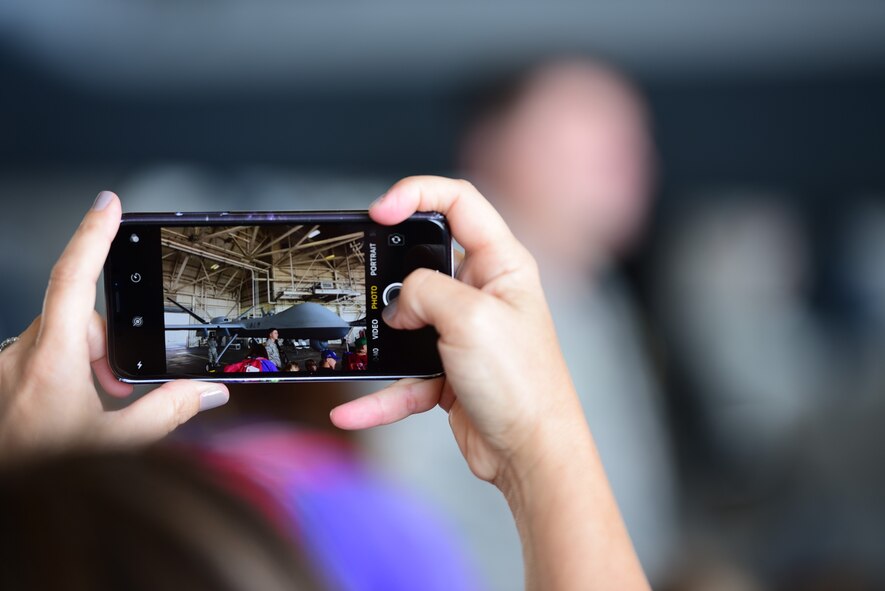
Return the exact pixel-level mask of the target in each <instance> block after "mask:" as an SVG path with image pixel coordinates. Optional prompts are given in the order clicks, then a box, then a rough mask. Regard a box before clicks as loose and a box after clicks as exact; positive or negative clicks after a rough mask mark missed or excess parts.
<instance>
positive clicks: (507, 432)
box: [331, 177, 648, 591]
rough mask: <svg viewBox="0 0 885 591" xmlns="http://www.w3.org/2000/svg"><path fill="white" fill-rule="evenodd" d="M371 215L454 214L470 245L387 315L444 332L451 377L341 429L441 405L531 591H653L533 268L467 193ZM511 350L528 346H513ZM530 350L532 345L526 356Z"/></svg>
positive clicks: (412, 182)
mask: <svg viewBox="0 0 885 591" xmlns="http://www.w3.org/2000/svg"><path fill="white" fill-rule="evenodd" d="M369 211H370V215H371V216H372V218H373V219H374V220H375V221H377V222H379V223H381V224H388V225H389V224H396V223H399V222H401V221H403V220H404V219H406V218H407V217H408V216H409V215H411V214H412V213H414V212H416V211H437V212H440V213H443V214H445V215H446V216H447V219H448V221H449V225H450V227H451V229H452V233H453V236H454V237H455V239H456V240H457V241H458V242H459V243H460V244H461V245H463V246H464V249H465V253H466V254H465V257H464V259H463V261H462V262H461V264H460V265H459V268H458V273H457V279H453V278H452V277H448V276H445V275H443V274H440V273H436V272H433V271H430V270H427V269H418V270H416V271H414V272H413V273H411V274H410V275H409V276H408V277H406V279H405V281H404V282H403V288H402V291H401V293H400V297H399V298H398V299H397V300H395V303H394V304H392V305H389V306H388V307H387V308H385V310H384V312H383V315H384V320H385V322H387V324H389V325H390V326H392V327H394V328H398V329H406V330H409V329H417V328H420V327H423V326H426V325H432V326H434V327H435V328H436V330H437V332H438V333H439V335H440V338H439V342H438V348H439V351H440V356H441V358H442V361H443V366H444V368H445V371H446V374H445V376H444V377H440V378H436V379H432V380H415V379H406V380H401V381H399V382H397V383H395V384H393V385H392V386H390V387H388V388H385V389H383V390H381V391H379V392H376V393H374V394H372V395H369V396H366V397H363V398H360V399H357V400H353V401H350V402H348V403H346V404H343V405H341V406H339V407H337V408H336V409H334V410H333V411H332V415H331V418H332V421H333V423H335V424H336V425H337V426H338V427H341V428H344V429H362V428H369V427H374V426H378V425H383V424H388V423H391V422H394V421H398V420H401V419H403V418H405V417H407V416H409V415H412V414H415V413H419V412H424V411H427V410H430V409H431V408H433V407H435V406H437V405H439V406H440V407H442V408H443V409H444V410H446V411H447V412H448V413H449V423H450V425H451V428H452V433H453V435H454V437H455V441H456V442H457V443H458V446H459V448H460V450H461V453H462V454H463V455H464V458H465V459H466V461H467V464H468V465H469V467H470V469H471V470H472V471H473V473H474V474H475V475H476V476H477V477H479V478H481V479H483V480H486V481H488V482H491V483H493V484H494V485H495V486H497V487H498V488H499V489H500V490H501V491H502V493H503V494H504V496H505V498H506V499H507V502H508V503H509V505H510V508H511V510H512V512H513V515H514V519H515V520H516V524H517V529H518V531H519V534H520V538H521V540H522V545H523V555H524V559H525V568H526V588H527V589H530V590H535V589H537V590H541V589H544V590H551V589H552V590H559V589H582V590H584V589H592V590H602V589H618V590H621V591H623V590H631V589H648V583H647V581H646V578H645V575H644V574H643V572H642V569H641V567H640V565H639V561H638V559H637V558H636V554H635V552H634V550H633V546H632V543H631V541H630V538H629V536H628V534H627V531H626V528H625V526H624V523H623V520H622V519H621V516H620V513H619V511H618V507H617V504H616V502H615V499H614V496H613V495H612V492H611V490H610V487H609V485H608V481H607V479H606V476H605V471H604V470H603V467H602V464H601V462H600V460H599V457H598V454H597V452H596V447H595V445H594V443H593V438H592V436H591V434H590V431H589V428H588V426H587V422H586V420H585V419H584V414H583V411H582V409H581V406H580V402H579V401H578V397H577V396H576V394H575V391H574V386H573V385H572V383H571V378H570V376H569V372H568V369H567V367H566V365H565V361H564V360H563V357H562V354H561V352H560V349H559V344H558V341H557V338H556V333H555V330H554V328H553V321H552V319H551V317H550V313H549V309H548V307H547V303H546V300H545V298H544V294H543V290H542V289H541V282H540V277H539V273H538V268H537V263H536V262H535V260H534V259H533V257H532V256H531V255H530V254H529V252H528V251H527V250H526V249H525V248H524V247H523V246H522V245H521V244H520V243H519V242H518V241H517V240H516V239H515V238H514V236H513V234H512V233H511V232H510V230H509V228H508V227H507V226H506V224H505V223H504V221H503V219H501V217H500V216H499V215H498V213H497V212H496V211H495V210H494V208H493V207H492V206H491V205H490V204H489V203H488V201H486V200H485V198H484V197H483V196H482V195H480V194H479V193H478V192H477V191H476V189H475V188H474V187H473V186H472V185H471V184H470V183H468V182H466V181H457V180H451V179H444V178H440V177H411V178H408V179H404V180H402V181H400V182H399V183H397V184H396V185H394V186H393V187H392V188H391V189H390V190H389V191H388V192H387V193H386V194H385V195H384V196H383V197H381V198H380V199H379V200H378V201H376V202H375V203H374V204H373V205H372V207H371V208H370V210H369ZM492 335H494V337H495V338H490V337H491V336H492ZM502 342H504V343H514V344H516V345H517V346H515V347H513V348H509V349H508V348H502V347H501V346H500V343H502ZM526 342H531V343H532V346H531V347H524V346H521V345H522V344H523V343H526ZM539 351H540V352H541V353H540V354H539ZM477 360H482V362H481V363H478V362H477Z"/></svg>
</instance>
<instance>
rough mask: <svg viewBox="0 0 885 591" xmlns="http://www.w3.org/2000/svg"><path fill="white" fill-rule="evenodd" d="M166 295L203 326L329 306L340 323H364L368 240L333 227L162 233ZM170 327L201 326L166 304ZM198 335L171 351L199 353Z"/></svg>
mask: <svg viewBox="0 0 885 591" xmlns="http://www.w3.org/2000/svg"><path fill="white" fill-rule="evenodd" d="M161 242H162V256H163V287H164V294H165V296H166V297H167V298H171V299H173V300H175V301H176V302H178V303H179V304H181V305H182V306H184V307H185V308H187V309H188V310H191V311H193V312H194V313H195V314H197V315H198V316H201V317H202V318H205V319H207V320H208V319H212V318H230V319H231V320H233V319H235V318H237V317H242V318H252V317H259V316H266V315H268V314H275V313H278V312H280V311H282V310H284V309H286V308H289V307H291V306H293V305H295V304H299V303H303V302H314V303H318V304H322V305H323V306H326V307H327V308H329V309H330V310H332V311H333V312H335V313H336V314H338V316H340V317H341V318H342V319H343V320H346V321H348V322H350V321H353V320H358V319H360V318H363V317H365V315H366V302H365V283H366V280H365V257H364V254H363V250H362V245H363V233H362V232H359V231H354V230H353V228H343V229H342V228H339V227H337V226H329V225H324V226H321V225H313V224H307V225H294V226H291V225H272V226H267V225H265V226H231V227H217V226H215V227H206V226H202V227H165V228H163V229H162V234H161ZM164 310H165V319H166V323H167V324H191V323H192V324H194V325H195V327H196V326H199V321H198V320H196V319H195V318H193V317H191V316H190V315H188V314H186V313H184V312H183V311H182V310H181V309H180V308H178V307H176V306H174V305H173V304H172V303H171V302H169V301H168V300H166V301H165V308H164ZM201 339H202V334H201V333H200V332H198V331H194V332H191V331H175V332H173V331H169V332H167V333H166V344H167V346H168V345H179V346H187V347H196V346H199V345H200V344H201V343H200V341H201Z"/></svg>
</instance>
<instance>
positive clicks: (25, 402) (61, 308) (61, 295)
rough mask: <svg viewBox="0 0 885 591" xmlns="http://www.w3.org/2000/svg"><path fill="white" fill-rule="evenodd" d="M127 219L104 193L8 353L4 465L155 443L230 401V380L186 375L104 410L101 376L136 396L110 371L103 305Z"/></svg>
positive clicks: (1, 407)
mask: <svg viewBox="0 0 885 591" xmlns="http://www.w3.org/2000/svg"><path fill="white" fill-rule="evenodd" d="M120 216H121V205H120V201H119V199H118V198H117V196H116V195H114V194H113V193H110V192H107V191H104V192H102V193H99V195H98V197H97V198H96V200H95V204H94V205H93V207H92V209H91V210H90V211H89V212H88V213H87V214H86V216H85V218H84V219H83V222H82V223H81V224H80V227H79V228H78V229H77V231H76V233H75V234H74V236H73V238H71V241H70V242H69V243H68V246H67V248H66V249H65V251H64V253H62V255H61V258H60V259H59V260H58V262H57V263H56V264H55V266H54V267H53V269H52V274H51V275H50V279H49V286H48V288H47V290H46V298H45V300H44V303H43V313H42V314H41V315H40V316H38V317H37V318H36V319H35V320H34V322H33V323H32V324H31V325H30V327H28V329H27V330H25V332H24V333H23V334H22V335H21V338H20V340H19V341H18V342H16V343H14V344H12V345H10V346H9V347H8V348H6V349H5V350H3V351H2V352H0V462H2V461H7V460H10V459H14V458H18V457H23V456H30V455H35V454H40V453H47V452H55V451H61V450H64V449H67V448H71V447H92V446H99V445H131V444H139V443H148V442H151V441H153V440H156V439H159V438H161V437H163V436H164V435H166V434H167V433H169V432H170V431H171V430H173V429H174V428H175V427H177V426H178V425H180V424H181V423H183V422H185V421H187V420H188V419H189V418H191V417H192V416H194V415H195V414H196V413H197V412H199V411H200V410H206V409H208V408H213V407H215V406H219V405H221V404H224V403H225V402H227V400H228V396H229V394H228V391H227V388H225V387H224V386H223V385H218V384H207V383H201V382H194V381H186V380H180V381H176V382H169V383H166V384H164V385H163V386H161V387H159V388H157V389H156V390H153V391H152V392H150V393H148V394H147V395H145V396H144V397H142V398H140V399H139V400H137V401H135V402H133V403H132V404H131V405H129V406H127V407H125V408H123V409H121V410H116V411H105V410H104V409H103V407H102V403H101V400H100V399H99V396H98V392H97V391H96V388H95V382H94V380H93V374H94V375H95V377H96V378H97V379H98V382H99V384H100V385H101V387H102V388H103V389H104V390H105V391H106V392H107V393H108V394H110V395H111V396H116V397H126V396H128V395H130V394H131V393H132V386H130V385H127V384H123V383H121V382H118V381H117V380H116V378H115V377H114V375H113V374H112V372H111V369H110V366H109V365H108V361H107V356H106V355H107V342H106V338H107V337H106V332H105V322H104V319H103V318H102V317H101V316H100V315H99V314H98V313H97V312H96V311H95V293H96V282H97V281H98V277H99V275H100V273H101V270H102V267H103V265H104V261H105V258H107V254H108V250H109V248H110V245H111V241H112V240H113V239H114V236H115V235H116V233H117V229H118V227H119V225H120Z"/></svg>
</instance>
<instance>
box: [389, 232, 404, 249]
mask: <svg viewBox="0 0 885 591" xmlns="http://www.w3.org/2000/svg"><path fill="white" fill-rule="evenodd" d="M405 243H406V237H405V236H403V235H402V234H400V233H398V232H394V233H392V234H389V235H388V236H387V245H388V246H402V245H404V244H405Z"/></svg>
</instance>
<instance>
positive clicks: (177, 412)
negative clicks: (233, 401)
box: [105, 380, 230, 444]
mask: <svg viewBox="0 0 885 591" xmlns="http://www.w3.org/2000/svg"><path fill="white" fill-rule="evenodd" d="M229 399H230V392H229V391H228V389H227V388H226V387H225V386H224V385H223V384H213V383H206V382H197V381H193V380H178V381H175V382H168V383H166V384H163V385H162V386H160V387H159V388H157V389H156V390H153V391H151V392H148V393H147V394H145V395H144V396H142V397H141V398H139V399H138V400H136V401H135V402H133V403H132V404H130V405H129V406H127V407H126V408H123V409H121V410H117V411H114V412H111V413H107V415H105V419H106V420H107V424H106V426H105V431H106V432H105V436H106V438H107V439H109V440H110V441H111V442H116V443H120V444H129V443H131V444H141V443H151V442H153V441H156V440H158V439H161V438H163V437H164V436H166V435H167V434H168V433H170V432H171V431H173V430H174V429H175V428H176V427H178V426H179V425H181V424H183V423H185V422H187V421H188V420H190V419H191V418H192V417H193V416H194V415H196V414H197V413H198V412H200V411H204V410H209V409H211V408H216V407H218V406H221V405H223V404H226V403H227V401H228V400H229Z"/></svg>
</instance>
